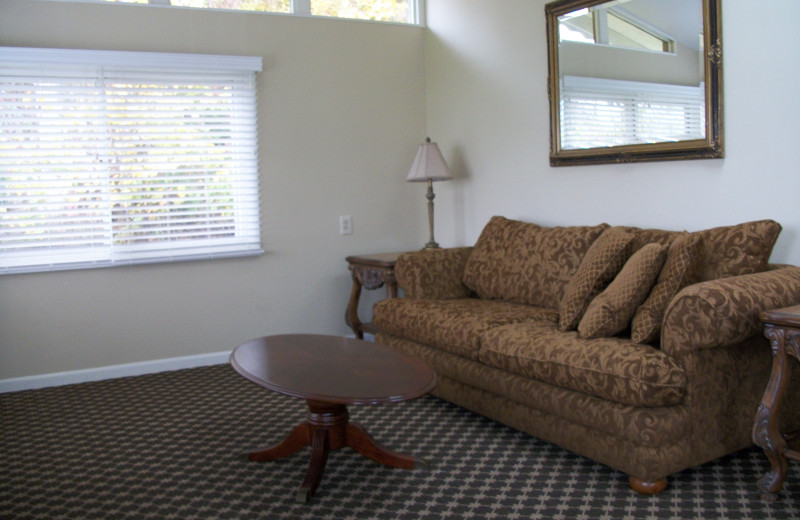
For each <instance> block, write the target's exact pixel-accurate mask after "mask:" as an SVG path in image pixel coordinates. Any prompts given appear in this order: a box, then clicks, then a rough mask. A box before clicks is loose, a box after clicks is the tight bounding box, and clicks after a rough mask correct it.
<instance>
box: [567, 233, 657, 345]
mask: <svg viewBox="0 0 800 520" xmlns="http://www.w3.org/2000/svg"><path fill="white" fill-rule="evenodd" d="M666 256H667V246H662V245H661V244H648V245H646V246H644V247H643V248H641V249H639V250H638V251H637V252H635V253H634V254H633V255H632V256H631V257H630V258H629V259H628V261H627V262H625V265H624V266H623V267H622V270H621V271H620V272H619V274H618V275H617V276H616V278H614V280H612V281H611V283H610V284H609V285H608V287H606V288H605V290H604V291H603V292H601V293H600V294H598V295H597V296H596V297H595V299H594V300H592V303H590V304H589V308H587V309H586V313H585V314H584V315H583V318H581V321H580V323H579V324H578V335H579V336H580V337H582V338H602V337H606V336H613V335H615V334H618V333H620V332H622V331H623V330H625V329H626V328H627V327H628V324H629V323H630V321H631V319H632V318H633V315H634V313H635V312H636V309H637V308H638V307H639V305H640V304H641V303H642V302H643V301H644V300H645V298H647V295H648V294H649V293H650V289H651V288H652V287H653V284H654V283H655V281H656V277H658V275H659V273H660V272H661V267H662V266H663V265H664V260H665V258H666Z"/></svg>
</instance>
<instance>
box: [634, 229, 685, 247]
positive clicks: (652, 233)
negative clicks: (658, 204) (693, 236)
mask: <svg viewBox="0 0 800 520" xmlns="http://www.w3.org/2000/svg"><path fill="white" fill-rule="evenodd" d="M619 229H622V230H623V231H627V232H628V233H630V234H632V235H634V236H635V237H636V238H635V239H634V241H633V250H634V251H638V250H639V249H641V248H642V247H644V246H646V245H647V244H652V243H656V244H661V245H665V246H668V245H670V244H671V243H672V241H673V240H675V239H676V238H677V237H679V236H680V235H681V231H668V230H666V229H657V228H652V229H643V228H638V227H632V226H620V227H619Z"/></svg>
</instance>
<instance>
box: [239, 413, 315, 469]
mask: <svg viewBox="0 0 800 520" xmlns="http://www.w3.org/2000/svg"><path fill="white" fill-rule="evenodd" d="M309 444H311V430H310V425H309V424H308V422H302V423H300V424H298V425H297V426H295V427H294V429H293V430H292V433H290V434H289V435H288V436H287V437H286V438H285V439H284V440H283V441H281V442H280V443H278V444H276V445H275V446H272V447H270V448H267V449H265V450H261V451H254V452H252V453H250V454H249V455H248V456H247V458H248V459H250V460H252V461H255V462H267V461H271V460H278V459H282V458H284V457H288V456H289V455H291V454H293V453H295V452H297V451H299V450H301V449H302V448H305V447H306V446H308V445H309Z"/></svg>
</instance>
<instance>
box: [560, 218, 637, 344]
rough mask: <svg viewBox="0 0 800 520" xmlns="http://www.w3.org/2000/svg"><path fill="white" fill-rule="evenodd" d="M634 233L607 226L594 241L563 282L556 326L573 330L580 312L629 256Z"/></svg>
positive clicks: (565, 329) (609, 280)
mask: <svg viewBox="0 0 800 520" xmlns="http://www.w3.org/2000/svg"><path fill="white" fill-rule="evenodd" d="M634 239H635V236H634V235H633V234H631V233H627V232H625V231H623V230H621V229H619V228H609V229H607V230H605V231H604V232H603V234H602V235H600V237H599V238H598V239H597V240H595V242H594V243H593V244H592V246H591V247H590V248H589V251H587V252H586V256H584V257H583V260H582V261H581V265H580V267H578V271H577V272H576V273H575V276H573V277H572V279H571V280H570V281H569V283H568V284H567V287H566V290H565V291H564V297H563V298H562V299H561V302H560V303H559V305H558V325H559V329H560V330H561V331H562V332H564V331H568V330H574V329H575V328H576V327H577V326H578V323H579V322H580V321H581V317H582V316H583V313H584V312H586V308H587V307H588V306H589V303H591V301H592V299H594V297H595V296H597V295H598V294H599V293H600V292H601V291H602V290H603V289H605V288H606V285H608V284H609V282H611V280H613V279H614V277H615V276H616V275H617V273H618V272H619V271H620V269H622V266H623V265H625V262H626V261H627V260H628V257H629V256H630V255H631V248H632V245H633V241H634Z"/></svg>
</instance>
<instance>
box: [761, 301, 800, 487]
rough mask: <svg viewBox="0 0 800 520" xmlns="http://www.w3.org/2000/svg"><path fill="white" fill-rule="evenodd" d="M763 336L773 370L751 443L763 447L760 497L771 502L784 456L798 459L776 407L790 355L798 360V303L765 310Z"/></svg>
mask: <svg viewBox="0 0 800 520" xmlns="http://www.w3.org/2000/svg"><path fill="white" fill-rule="evenodd" d="M759 318H760V319H761V321H762V322H763V323H764V336H766V337H767V339H769V341H770V345H771V346H772V373H771V374H770V377H769V382H768V383H767V389H766V391H765V392H764V397H763V398H762V400H761V404H760V405H759V406H758V411H757V412H756V418H755V424H754V426H753V442H754V443H755V444H756V446H758V447H760V448H762V449H763V450H764V454H765V455H766V456H767V458H768V459H769V463H770V465H771V470H770V471H769V473H767V474H766V475H764V476H763V477H761V479H759V481H758V490H759V492H760V493H761V497H762V498H763V499H765V500H768V501H770V502H773V501H775V500H777V498H778V491H780V490H781V488H782V487H783V482H784V480H785V479H786V471H787V469H788V467H787V459H791V460H795V461H800V451H798V450H797V449H793V448H791V447H790V443H791V441H793V440H794V438H795V437H796V433H795V434H782V433H781V432H780V430H779V421H778V418H779V415H780V414H779V408H780V404H781V401H782V399H783V394H784V392H785V390H786V386H787V383H788V375H789V365H788V363H789V359H790V356H791V357H793V358H795V359H796V360H797V361H800V305H795V306H794V307H785V308H783V309H773V310H768V311H764V312H762V313H761V314H760V315H759Z"/></svg>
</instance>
